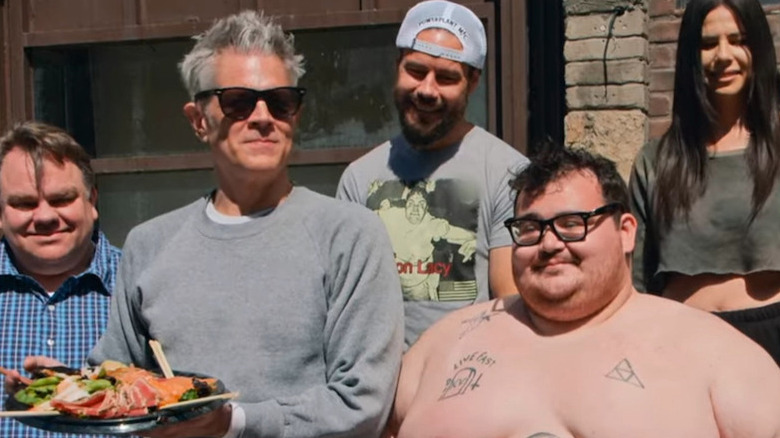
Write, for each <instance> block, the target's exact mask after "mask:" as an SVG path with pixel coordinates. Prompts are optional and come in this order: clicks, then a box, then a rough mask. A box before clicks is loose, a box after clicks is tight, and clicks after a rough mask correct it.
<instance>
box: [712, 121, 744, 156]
mask: <svg viewBox="0 0 780 438" xmlns="http://www.w3.org/2000/svg"><path fill="white" fill-rule="evenodd" d="M749 142H750V131H748V129H747V127H746V126H745V125H744V124H743V123H742V119H738V120H734V121H733V122H730V123H729V124H719V125H718V128H717V131H716V132H715V133H714V134H713V138H712V140H711V142H710V144H708V145H707V149H709V150H710V151H711V152H726V151H736V150H740V149H745V148H746V147H747V145H748V143H749Z"/></svg>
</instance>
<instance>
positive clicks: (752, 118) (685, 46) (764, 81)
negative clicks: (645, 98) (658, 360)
mask: <svg viewBox="0 0 780 438" xmlns="http://www.w3.org/2000/svg"><path fill="white" fill-rule="evenodd" d="M677 47H678V48H677V65H676V71H675V78H674V105H673V108H672V123H671V126H670V128H669V130H668V131H667V132H666V133H665V134H664V135H663V137H662V138H661V140H660V141H658V142H653V143H650V144H648V145H647V146H645V148H644V149H643V150H642V151H641V152H640V153H639V155H638V157H637V159H636V162H635V163H634V169H633V171H632V174H631V196H632V210H633V212H634V213H635V215H636V216H637V219H638V220H639V223H640V227H639V230H638V237H637V248H636V250H635V251H634V284H635V286H636V287H637V288H638V289H640V290H643V291H647V292H651V293H656V294H661V295H663V296H665V297H668V298H671V299H674V300H678V301H681V302H684V303H687V304H689V305H691V306H694V307H698V308H701V309H703V310H707V311H710V312H714V313H716V314H717V315H719V316H721V317H722V318H723V319H725V320H726V321H728V322H730V323H731V324H732V325H734V326H735V327H737V328H738V329H740V330H741V331H743V332H744V333H745V334H747V335H748V336H750V337H751V338H753V339H754V340H755V341H757V342H758V343H759V344H761V345H762V346H763V347H764V348H765V349H767V350H768V351H769V352H770V354H772V355H773V357H774V358H775V360H776V361H777V362H778V363H780V192H779V191H778V190H780V189H778V187H777V186H778V184H777V179H778V170H779V169H780V114H779V113H778V103H779V102H778V73H777V65H776V64H777V60H776V56H775V48H774V44H773V41H772V35H771V33H770V31H769V25H768V23H767V20H766V16H765V13H764V10H763V8H762V7H761V4H760V3H759V2H758V1H757V0H691V1H690V2H689V3H688V5H687V7H686V8H685V13H684V15H683V19H682V24H681V27H680V36H679V40H678V46H677Z"/></svg>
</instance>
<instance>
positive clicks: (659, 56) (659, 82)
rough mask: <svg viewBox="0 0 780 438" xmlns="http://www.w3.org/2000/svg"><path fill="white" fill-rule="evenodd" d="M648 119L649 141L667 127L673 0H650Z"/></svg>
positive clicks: (675, 15)
mask: <svg viewBox="0 0 780 438" xmlns="http://www.w3.org/2000/svg"><path fill="white" fill-rule="evenodd" d="M648 12H649V13H648V15H649V19H650V24H649V26H648V30H649V33H648V37H649V41H650V59H649V61H650V107H649V109H648V115H649V116H650V129H649V132H648V135H649V138H651V139H653V138H658V137H660V136H661V135H662V134H663V133H664V132H666V129H667V128H668V127H669V123H670V121H671V118H670V116H671V113H672V95H673V93H672V91H673V90H674V60H675V57H676V54H677V34H678V33H679V31H680V16H681V15H682V11H681V10H679V9H675V0H650V8H649V11H648Z"/></svg>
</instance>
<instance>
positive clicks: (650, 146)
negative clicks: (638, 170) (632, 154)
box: [636, 139, 662, 165]
mask: <svg viewBox="0 0 780 438" xmlns="http://www.w3.org/2000/svg"><path fill="white" fill-rule="evenodd" d="M661 141H662V139H654V140H650V141H648V142H647V143H645V144H644V145H643V146H642V149H640V150H639V153H637V156H636V163H647V164H650V165H655V161H656V156H657V155H658V149H659V148H660V147H661Z"/></svg>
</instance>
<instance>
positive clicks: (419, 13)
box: [395, 0, 487, 70]
mask: <svg viewBox="0 0 780 438" xmlns="http://www.w3.org/2000/svg"><path fill="white" fill-rule="evenodd" d="M430 28H438V29H444V30H447V31H449V32H450V33H452V34H453V35H455V36H456V37H457V38H458V40H460V44H461V45H462V46H463V50H455V49H450V48H447V47H442V46H440V45H438V44H433V43H429V42H427V41H420V40H418V39H417V34H419V33H420V32H421V31H423V30H425V29H430ZM395 45H396V46H397V47H398V48H399V49H412V50H416V51H418V52H423V53H427V54H429V55H431V56H436V57H440V58H447V59H451V60H453V61H458V62H462V63H465V64H468V65H470V66H472V67H475V68H478V69H480V70H482V67H483V66H484V65H485V56H486V55H487V37H486V36H485V27H484V26H483V25H482V21H480V20H479V17H477V16H476V15H475V14H474V13H473V12H472V11H471V9H469V8H467V7H465V6H461V5H459V4H456V3H452V2H449V1H446V0H428V1H423V2H420V3H418V4H416V5H415V6H414V7H412V8H411V9H409V12H407V13H406V17H405V18H404V21H403V23H401V29H400V30H399V31H398V37H397V38H396V40H395Z"/></svg>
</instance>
